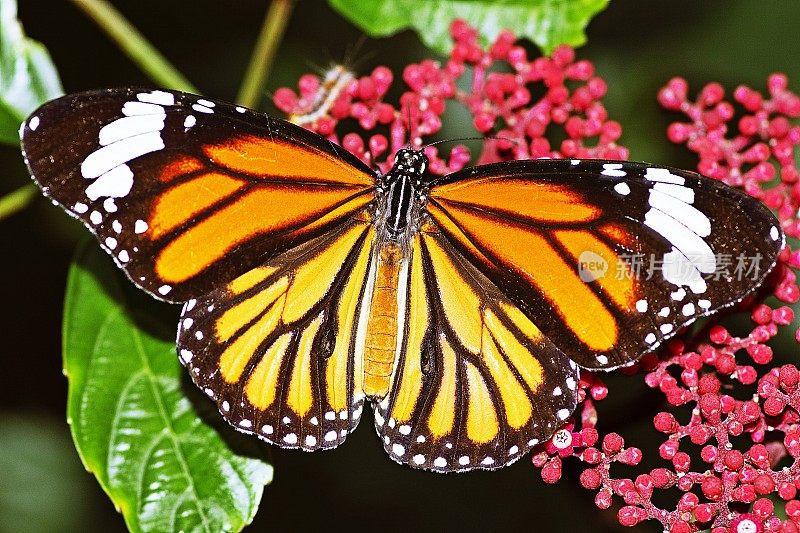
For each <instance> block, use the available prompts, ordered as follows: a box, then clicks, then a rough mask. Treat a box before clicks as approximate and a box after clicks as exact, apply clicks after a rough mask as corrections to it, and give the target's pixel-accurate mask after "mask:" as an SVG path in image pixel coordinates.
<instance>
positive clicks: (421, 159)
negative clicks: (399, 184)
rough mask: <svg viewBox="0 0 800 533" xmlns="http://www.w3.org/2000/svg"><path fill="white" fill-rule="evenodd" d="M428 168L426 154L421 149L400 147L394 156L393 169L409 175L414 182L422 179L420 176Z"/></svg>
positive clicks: (419, 181)
mask: <svg viewBox="0 0 800 533" xmlns="http://www.w3.org/2000/svg"><path fill="white" fill-rule="evenodd" d="M427 168H428V156H426V155H425V154H424V153H423V152H422V150H414V149H411V148H402V149H400V150H398V151H397V155H395V156H394V169H393V170H396V171H397V172H398V173H399V174H405V175H407V176H411V177H412V178H413V181H414V182H416V183H415V184H419V183H421V181H422V176H423V174H425V170H427Z"/></svg>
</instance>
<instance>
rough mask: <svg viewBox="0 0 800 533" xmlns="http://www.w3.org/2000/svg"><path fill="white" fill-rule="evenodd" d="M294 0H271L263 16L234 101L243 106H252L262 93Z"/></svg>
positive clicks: (256, 102)
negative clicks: (259, 30)
mask: <svg viewBox="0 0 800 533" xmlns="http://www.w3.org/2000/svg"><path fill="white" fill-rule="evenodd" d="M294 2H295V0H272V3H271V4H270V6H269V9H268V10H267V14H266V16H265V17H264V23H263V24H262V25H261V32H260V33H259V35H258V41H257V42H256V46H255V48H254V49H253V55H252V56H251V57H250V64H249V65H248V66H247V72H245V75H244V80H243V81H242V86H241V88H240V89H239V96H237V97H236V101H237V102H238V103H239V104H241V105H243V106H245V107H254V106H256V105H257V104H258V101H259V99H260V97H261V95H262V94H263V85H264V82H265V81H266V79H267V76H268V75H269V70H270V67H271V66H272V60H273V58H274V57H275V52H276V51H277V49H278V45H279V44H280V42H281V38H282V37H283V32H284V30H285V29H286V24H287V23H288V22H289V17H290V16H291V14H292V8H293V7H294Z"/></svg>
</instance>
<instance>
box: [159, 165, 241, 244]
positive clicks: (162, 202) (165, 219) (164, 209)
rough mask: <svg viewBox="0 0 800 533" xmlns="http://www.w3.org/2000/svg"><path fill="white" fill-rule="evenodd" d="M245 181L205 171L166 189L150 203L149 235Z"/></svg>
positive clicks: (170, 226)
mask: <svg viewBox="0 0 800 533" xmlns="http://www.w3.org/2000/svg"><path fill="white" fill-rule="evenodd" d="M245 185H246V182H245V181H244V180H240V179H236V178H233V177H231V176H227V175H225V174H220V173H218V172H209V173H207V174H203V175H200V176H197V177H196V178H194V179H192V180H191V181H186V182H184V183H180V184H178V185H175V186H174V187H172V188H170V189H167V191H166V192H164V193H163V194H162V195H161V196H159V197H158V199H156V201H155V203H154V205H153V211H152V214H151V218H150V233H149V237H150V238H151V239H154V240H155V239H158V238H160V237H162V236H163V235H164V234H166V233H168V232H170V231H172V230H173V229H175V228H177V227H179V226H180V225H181V224H184V223H186V222H187V221H188V220H190V219H191V218H192V217H193V216H195V215H197V214H198V213H200V212H202V211H204V210H206V209H208V208H209V207H211V206H213V205H214V204H217V203H219V202H221V201H224V200H225V199H226V198H228V197H230V196H231V195H232V194H234V193H235V192H236V191H238V190H239V189H241V188H243V187H244V186H245Z"/></svg>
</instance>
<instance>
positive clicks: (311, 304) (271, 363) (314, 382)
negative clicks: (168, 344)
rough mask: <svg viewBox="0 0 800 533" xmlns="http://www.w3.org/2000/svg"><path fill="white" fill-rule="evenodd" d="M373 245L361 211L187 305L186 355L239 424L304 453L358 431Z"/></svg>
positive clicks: (198, 378)
mask: <svg viewBox="0 0 800 533" xmlns="http://www.w3.org/2000/svg"><path fill="white" fill-rule="evenodd" d="M373 239H374V230H373V229H372V228H371V225H370V223H369V221H368V217H367V216H366V214H365V213H364V214H361V215H359V216H358V217H356V218H353V219H351V220H349V221H348V222H346V223H344V224H341V225H339V226H337V227H336V228H335V229H333V230H331V231H329V232H327V233H325V234H323V235H321V236H319V237H316V238H314V239H312V240H310V241H308V242H306V243H304V244H302V245H300V246H298V247H296V248H293V249H292V250H290V251H289V252H286V253H284V254H281V255H279V256H277V257H276V258H275V259H273V260H271V261H268V262H266V263H265V264H263V265H261V266H259V267H257V268H255V269H252V270H250V271H249V272H247V273H245V274H243V275H242V276H239V277H238V278H236V279H234V280H233V281H231V282H230V283H228V284H226V285H224V286H222V287H220V288H218V289H215V290H213V291H211V292H210V293H208V294H206V295H205V296H202V297H200V298H198V299H192V300H189V301H188V302H187V303H186V304H185V305H184V307H183V312H182V316H181V322H180V325H179V328H178V352H179V356H180V359H181V361H182V362H183V364H184V365H185V366H186V367H187V368H189V370H190V374H191V376H192V379H193V380H194V381H195V383H196V384H197V385H198V386H199V387H200V388H201V389H202V390H203V391H205V393H206V394H207V395H208V396H210V397H211V398H212V399H213V400H214V401H215V402H216V403H217V405H218V407H219V409H220V412H221V413H222V415H223V416H224V417H225V418H226V419H227V420H228V422H230V423H231V424H232V425H233V426H234V427H235V428H237V429H239V430H240V431H244V432H248V433H254V434H256V435H258V436H259V437H260V438H262V439H264V440H266V441H268V442H271V443H273V444H277V445H279V446H281V447H284V448H302V449H304V450H306V451H313V450H318V449H327V448H332V447H335V446H337V445H339V444H340V443H342V442H343V441H344V439H345V437H346V435H347V434H348V432H350V431H352V430H353V429H355V426H356V424H357V423H358V419H359V417H360V415H361V409H362V404H363V401H364V394H363V393H362V392H361V358H362V355H361V354H362V353H363V339H362V340H361V341H358V340H357V339H356V334H357V328H358V322H359V321H358V319H357V317H358V316H360V313H361V306H362V303H361V302H362V301H363V296H364V294H363V292H364V290H365V285H366V279H367V273H368V270H369V263H370V260H371V250H372V242H373Z"/></svg>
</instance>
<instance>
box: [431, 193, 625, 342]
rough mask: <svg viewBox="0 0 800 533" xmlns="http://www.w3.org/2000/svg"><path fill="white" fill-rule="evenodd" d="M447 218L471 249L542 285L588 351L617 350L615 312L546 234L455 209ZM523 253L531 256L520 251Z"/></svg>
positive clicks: (468, 210)
mask: <svg viewBox="0 0 800 533" xmlns="http://www.w3.org/2000/svg"><path fill="white" fill-rule="evenodd" d="M430 213H431V215H432V216H433V217H434V220H436V221H437V222H439V219H437V218H436V217H437V214H438V213H437V211H435V210H431V211H430ZM447 214H449V215H450V217H451V218H452V219H453V220H454V221H455V222H456V223H457V224H458V225H459V226H460V228H461V229H462V230H463V233H461V234H460V235H454V237H455V238H458V237H459V236H461V238H462V239H463V238H468V239H469V241H470V245H471V246H475V245H476V244H477V245H478V246H479V247H480V249H482V250H485V251H486V252H487V253H490V254H491V255H492V256H493V257H495V258H497V260H498V261H499V262H500V263H501V264H502V265H504V266H506V267H507V268H511V269H512V270H513V271H514V272H515V273H516V274H517V275H518V276H520V277H521V278H522V279H524V280H526V281H527V282H528V283H530V284H531V285H532V286H534V287H537V288H538V289H539V291H540V292H541V294H543V295H544V296H545V297H546V298H547V300H548V302H549V303H550V304H551V305H552V308H553V309H554V310H555V311H556V312H557V313H558V314H559V316H561V317H562V318H563V319H564V321H565V323H566V325H567V326H568V327H569V328H570V329H571V330H572V331H573V332H574V333H575V335H576V336H577V337H578V338H579V339H580V340H581V341H582V342H583V343H584V344H585V345H586V346H587V347H589V348H590V349H592V350H598V351H606V350H609V349H611V348H613V347H614V346H615V344H616V342H617V337H618V333H619V332H618V326H617V321H616V319H615V318H614V315H613V314H612V312H611V310H610V309H609V308H608V307H607V306H606V305H605V304H604V303H603V301H602V300H601V299H600V298H599V297H598V296H597V294H595V292H594V291H593V290H592V288H591V287H590V286H589V285H588V284H586V283H584V282H583V281H581V279H580V278H579V277H578V276H577V266H578V265H577V262H576V263H573V264H570V263H568V262H567V261H566V260H565V258H564V257H562V255H561V254H559V253H558V251H557V250H556V249H554V248H553V246H552V244H551V242H550V241H549V240H548V239H547V238H546V237H545V235H544V233H543V232H537V231H533V230H531V229H530V228H528V227H525V226H519V225H512V224H511V223H510V222H508V221H506V220H502V219H496V218H490V217H487V216H483V215H482V214H481V213H480V212H479V211H475V210H472V209H465V208H462V207H457V206H455V205H452V206H451V207H450V208H449V209H448V210H447ZM447 222H448V221H446V220H444V221H443V224H442V226H443V229H446V227H447ZM470 245H467V247H469V246H470ZM521 250H525V251H527V253H520V251H521ZM615 289H616V287H615Z"/></svg>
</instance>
